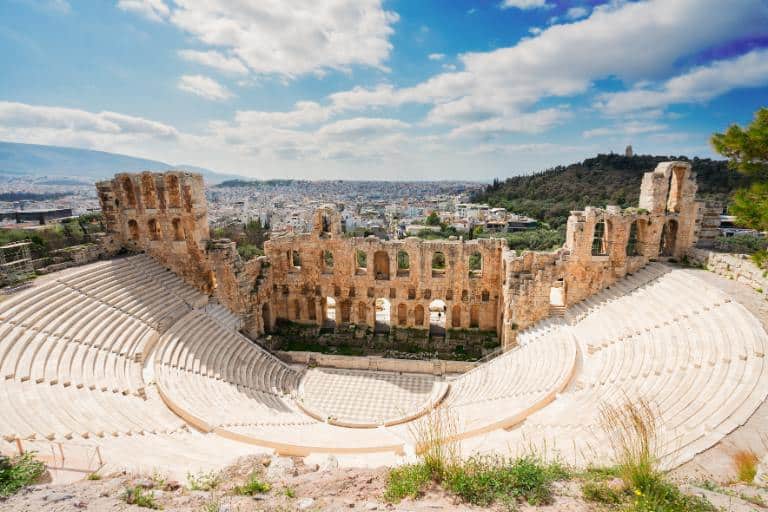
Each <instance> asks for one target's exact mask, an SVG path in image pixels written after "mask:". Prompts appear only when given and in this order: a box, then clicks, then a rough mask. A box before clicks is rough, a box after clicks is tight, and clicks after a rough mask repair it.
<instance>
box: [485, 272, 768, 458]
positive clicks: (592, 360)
mask: <svg viewBox="0 0 768 512" xmlns="http://www.w3.org/2000/svg"><path fill="white" fill-rule="evenodd" d="M641 274H643V275H642V276H639V277H638V278H630V279H628V280H625V281H623V282H622V283H619V285H618V286H615V287H612V289H610V290H606V291H604V292H602V293H600V294H598V295H596V296H593V297H592V298H591V299H590V300H589V303H585V304H581V305H579V306H577V307H576V308H573V310H572V311H571V312H570V314H569V315H570V318H571V319H572V320H573V322H574V324H573V326H572V327H571V330H572V332H573V334H574V336H575V337H576V339H577V340H578V343H579V347H580V351H581V354H582V358H583V360H582V364H581V371H580V373H579V376H578V378H577V379H576V380H575V382H574V384H573V385H572V386H571V387H570V388H569V389H568V390H567V391H565V392H564V393H562V394H560V395H559V396H558V398H557V399H556V400H555V401H554V403H552V404H551V405H550V406H549V407H547V408H546V409H544V410H542V411H539V412H537V413H535V414H533V415H531V416H529V417H528V418H527V420H526V421H525V422H524V423H523V424H522V425H521V426H520V427H519V428H516V429H514V430H511V431H509V432H496V433H494V434H493V435H491V436H488V437H487V438H486V439H484V440H482V441H480V440H478V442H477V443H475V444H474V445H473V447H474V448H475V449H479V450H481V451H482V450H487V449H491V447H492V446H494V445H497V444H498V443H501V444H503V445H504V446H521V445H522V444H525V446H526V447H532V446H534V447H537V448H538V449H540V450H549V451H552V452H556V453H558V454H559V455H560V456H561V457H563V458H564V459H565V460H566V461H567V462H572V463H575V464H584V463H586V462H590V461H591V462H595V461H599V460H600V459H602V460H604V461H608V459H609V457H610V455H611V452H610V439H609V438H608V437H607V435H606V434H605V432H604V431H603V429H602V428H601V426H600V422H599V421H598V419H599V418H600V413H601V410H602V408H603V407H604V406H605V405H613V406H621V405H622V404H624V403H626V401H630V402H634V403H639V399H643V400H644V401H646V402H647V403H648V404H649V405H650V407H651V409H652V410H653V411H654V414H655V416H656V421H657V430H658V441H657V450H658V455H659V457H660V458H661V460H662V462H663V463H664V464H665V465H666V466H667V467H674V466H676V465H678V464H680V463H683V462H685V461H687V460H690V459H691V458H692V457H693V456H694V455H696V454H697V453H700V452H701V451H703V450H705V449H707V448H709V447H711V446H712V445H714V444H715V443H717V442H718V441H719V440H721V439H722V438H723V437H724V436H725V435H726V434H728V433H729V432H731V431H732V430H734V429H735V428H736V427H738V426H740V425H742V424H743V423H744V422H746V421H747V419H748V418H749V417H750V416H751V415H752V413H753V412H754V411H755V410H756V409H757V407H758V406H759V405H760V404H761V403H762V402H763V401H764V400H765V399H766V395H768V365H766V361H765V351H766V347H768V334H766V331H765V329H764V328H763V326H762V325H761V324H760V322H759V321H758V320H757V319H756V318H755V317H754V316H753V315H752V314H751V313H750V312H749V311H747V310H746V309H745V308H744V307H743V306H742V305H740V304H738V303H736V302H733V301H732V300H731V299H730V298H729V297H728V296H727V295H726V294H725V293H723V292H721V291H720V290H718V289H717V288H715V287H713V286H711V285H709V284H707V283H706V282H704V281H703V280H701V279H699V278H697V277H696V275H695V272H692V271H686V270H680V269H675V270H672V269H670V268H669V267H665V266H663V265H660V264H655V265H651V266H650V267H649V268H647V269H646V270H644V271H643V272H642V273H641ZM653 274H655V277H653ZM648 276H651V277H652V280H651V281H649V282H648V283H647V284H645V285H642V286H639V287H634V286H633V284H636V282H637V281H638V279H639V280H640V281H642V280H643V279H646V278H647V277H648Z"/></svg>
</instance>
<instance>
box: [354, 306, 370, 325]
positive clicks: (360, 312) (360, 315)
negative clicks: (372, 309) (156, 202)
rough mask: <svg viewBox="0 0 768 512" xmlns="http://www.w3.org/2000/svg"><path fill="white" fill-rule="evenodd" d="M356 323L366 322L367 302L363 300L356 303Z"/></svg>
mask: <svg viewBox="0 0 768 512" xmlns="http://www.w3.org/2000/svg"><path fill="white" fill-rule="evenodd" d="M357 323H358V324H367V323H368V304H366V303H365V302H358V303H357Z"/></svg>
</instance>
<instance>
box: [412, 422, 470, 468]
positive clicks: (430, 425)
mask: <svg viewBox="0 0 768 512" xmlns="http://www.w3.org/2000/svg"><path fill="white" fill-rule="evenodd" d="M408 428H409V431H410V433H411V436H412V437H413V438H414V439H415V441H416V454H417V455H418V456H419V457H420V458H421V459H422V461H423V462H424V464H425V465H426V466H427V468H429V470H430V471H431V472H432V475H433V477H434V478H436V479H437V480H440V479H442V476H443V475H444V474H445V472H446V470H447V469H448V468H450V467H452V466H454V465H455V464H456V463H457V462H458V461H459V459H460V458H461V453H460V450H459V443H458V441H457V440H456V438H457V434H458V432H459V420H458V417H457V416H456V414H455V413H454V412H453V410H452V409H450V408H448V407H437V408H435V409H432V410H431V411H429V413H427V414H425V415H424V416H422V417H421V418H419V419H418V420H417V421H415V422H413V423H412V424H410V425H409V427H408Z"/></svg>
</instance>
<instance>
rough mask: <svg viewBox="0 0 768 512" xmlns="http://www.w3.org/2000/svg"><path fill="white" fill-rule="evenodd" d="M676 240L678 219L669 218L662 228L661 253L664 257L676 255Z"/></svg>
mask: <svg viewBox="0 0 768 512" xmlns="http://www.w3.org/2000/svg"><path fill="white" fill-rule="evenodd" d="M676 242H677V221H676V220H675V219H669V220H668V221H667V222H666V223H665V224H664V227H663V228H662V229H661V238H660V240H659V255H660V256H663V257H672V256H674V255H675V244H676Z"/></svg>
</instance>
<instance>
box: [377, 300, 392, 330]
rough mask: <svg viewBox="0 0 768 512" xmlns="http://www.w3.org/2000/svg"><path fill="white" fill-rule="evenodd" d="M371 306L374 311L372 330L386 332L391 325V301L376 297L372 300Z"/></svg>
mask: <svg viewBox="0 0 768 512" xmlns="http://www.w3.org/2000/svg"><path fill="white" fill-rule="evenodd" d="M373 306H374V309H375V311H376V321H375V323H374V325H373V330H374V332H377V333H382V334H388V333H389V330H390V328H391V327H392V325H391V324H392V320H391V319H392V303H391V302H389V300H388V299H384V298H378V299H376V300H375V301H374V302H373Z"/></svg>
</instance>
